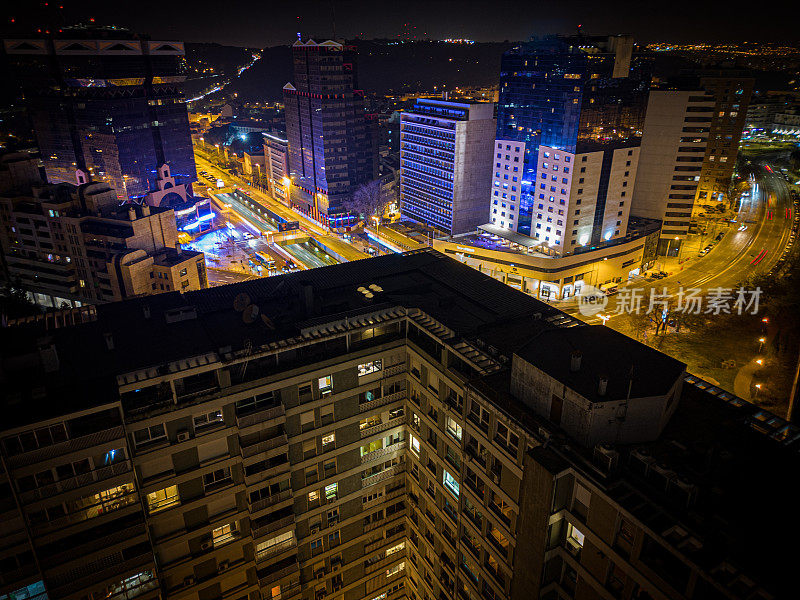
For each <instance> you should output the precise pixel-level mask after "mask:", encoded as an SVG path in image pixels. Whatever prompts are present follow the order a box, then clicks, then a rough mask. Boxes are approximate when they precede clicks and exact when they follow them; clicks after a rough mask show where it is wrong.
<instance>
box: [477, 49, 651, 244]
mask: <svg viewBox="0 0 800 600" xmlns="http://www.w3.org/2000/svg"><path fill="white" fill-rule="evenodd" d="M649 85H650V62H649V60H647V59H645V58H643V57H641V56H638V55H637V54H635V53H634V52H633V40H632V39H631V38H630V37H629V36H612V37H602V38H601V37H588V36H583V35H576V36H569V37H566V36H552V37H547V38H544V39H540V40H533V41H530V42H527V43H524V44H520V45H519V46H516V47H514V48H512V49H511V50H509V51H507V52H506V53H505V54H504V55H503V58H502V63H501V73H500V97H499V103H498V108H497V156H496V158H497V162H496V164H495V178H494V180H493V189H492V207H493V208H492V211H493V212H491V213H490V219H491V220H492V222H493V223H495V224H496V225H498V226H500V225H501V223H502V227H505V228H509V229H512V230H514V231H517V232H519V233H524V234H526V235H530V236H532V237H536V234H537V231H536V229H537V214H539V213H538V212H537V211H539V210H543V211H545V212H546V211H547V206H546V202H547V201H549V200H550V198H551V197H553V196H550V194H556V196H554V197H553V198H554V200H555V205H556V206H557V205H558V200H559V198H558V195H559V194H563V198H561V200H562V203H561V208H560V209H558V210H560V211H561V213H562V214H561V215H560V216H562V217H564V218H562V219H557V218H555V219H554V220H553V221H552V225H553V230H552V233H553V235H552V236H545V235H541V236H540V238H541V239H542V240H543V241H544V237H550V238H551V239H549V240H547V241H548V243H549V244H551V245H552V246H553V247H554V248H555V249H556V250H558V251H564V250H569V248H565V247H564V245H563V242H565V241H567V240H568V239H569V236H570V233H569V231H570V225H571V222H570V221H572V220H571V219H570V218H569V217H570V216H574V215H568V214H567V212H568V211H567V208H566V207H568V206H569V203H570V202H569V200H570V198H572V199H573V200H575V199H578V200H581V201H582V202H583V206H584V207H585V206H586V205H587V200H586V199H583V198H576V196H578V194H577V190H578V189H580V190H581V194H580V195H583V194H584V187H580V188H578V187H575V186H577V185H579V182H578V179H581V180H582V181H581V182H580V183H581V184H582V183H588V181H587V179H588V178H587V177H582V178H578V177H575V178H574V179H575V180H574V181H573V177H572V175H573V174H575V173H576V171H577V172H578V173H585V171H580V169H581V168H583V169H584V170H585V169H586V166H584V167H578V166H577V165H576V166H574V167H569V166H566V165H565V167H564V168H563V169H562V168H560V169H559V173H560V176H559V177H555V175H554V174H553V175H551V174H548V175H547V176H546V177H545V179H546V181H542V177H543V174H540V171H541V170H542V168H543V162H542V161H543V160H546V159H547V158H548V157H549V156H550V155H551V154H557V153H559V152H563V153H568V154H569V155H571V156H567V157H565V158H561V159H560V160H561V161H562V162H564V161H570V160H572V161H574V160H575V157H576V155H589V154H590V153H598V152H600V153H602V154H595V155H593V156H592V157H591V158H592V159H593V160H595V162H597V164H598V170H597V177H596V180H595V181H594V182H593V184H596V187H597V189H596V194H595V195H594V198H593V199H592V201H591V203H592V205H593V206H594V207H595V210H594V214H593V216H594V217H595V221H596V225H597V227H594V228H593V230H592V232H591V234H589V237H590V239H592V240H595V241H597V240H600V237H601V235H602V236H603V237H606V236H607V234H604V233H603V217H604V214H605V200H606V193H607V191H608V187H609V177H610V175H611V170H612V169H611V167H612V162H613V160H612V159H613V151H614V150H616V149H621V148H637V147H638V146H639V144H640V139H641V134H642V127H643V123H644V114H645V109H646V105H647V97H648V90H649ZM506 146H509V147H510V148H511V151H512V155H510V156H513V150H514V149H515V148H516V149H517V150H519V151H521V153H522V154H523V159H522V161H520V162H518V163H514V165H513V166H511V170H510V177H509V176H508V175H509V173H507V172H505V171H509V169H507V167H509V166H510V165H511V163H509V164H506V159H507V158H508V159H509V160H510V156H508V157H507V156H506V154H505V152H506V150H505V147H506ZM523 146H524V148H523ZM542 148H545V150H544V152H546V153H547V156H544V154H542V152H541V149H542ZM631 156H633V155H632V154H631ZM588 158H589V157H588V156H587V158H584V157H583V156H581V157H580V159H579V160H583V161H587V159H588ZM589 162H591V161H589ZM625 162H629V163H630V162H635V161H631V160H626V161H625ZM623 166H625V165H624V164H623ZM628 166H629V167H630V166H631V165H630V164H629V165H628ZM633 166H634V168H635V165H633ZM514 167H516V170H514ZM547 168H548V169H550V168H551V165H550V163H548V166H547ZM552 168H555V166H554V165H553V166H552ZM628 172H630V169H628ZM623 173H624V171H623ZM565 174H566V175H569V176H565ZM628 176H630V173H629V175H628ZM567 184H569V186H568V185H567ZM571 187H575V189H574V190H573V189H571ZM511 188H514V189H513V191H512V189H511ZM622 197H625V196H624V195H623V196H622ZM512 198H513V199H514V200H513V201H512ZM504 201H505V202H504ZM623 202H624V201H623ZM504 204H505V206H503V205H504ZM514 205H516V206H514ZM540 205H541V206H540ZM512 206H513V209H512V208H510V207H512ZM495 210H497V212H494V211H495ZM558 210H557V211H556V212H555V216H556V217H558V216H559V212H558ZM585 211H586V209H584V212H585ZM617 212H619V211H617ZM502 213H505V214H504V215H503V216H502V217H501V216H500V215H501V214H502ZM542 219H545V220H544V221H543V223H550V222H549V221H546V218H545V216H544V214H542ZM557 221H560V222H561V223H560V228H559V229H556V227H559V226H558V225H556V222H557ZM575 227H577V224H575ZM546 228H547V226H545V227H544V228H543V229H546ZM612 228H613V231H612V232H611V237H614V236H616V235H620V234H619V233H615V232H616V231H617V230H618V227H617V226H616V225H612ZM622 230H624V226H622ZM556 232H558V234H557V235H556ZM539 233H540V234H545V233H546V232H545V231H542V232H539ZM574 235H575V236H576V238H577V239H580V238H585V237H586V235H587V234H585V233H575V234H574ZM556 240H557V241H558V244H556V243H555V242H556ZM582 245H585V243H584V244H582ZM556 246H561V248H556Z"/></svg>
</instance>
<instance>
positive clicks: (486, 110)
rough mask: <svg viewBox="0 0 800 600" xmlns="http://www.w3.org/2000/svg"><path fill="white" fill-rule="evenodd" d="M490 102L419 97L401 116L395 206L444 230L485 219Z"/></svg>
mask: <svg viewBox="0 0 800 600" xmlns="http://www.w3.org/2000/svg"><path fill="white" fill-rule="evenodd" d="M496 125H497V123H496V121H495V119H494V104H492V103H488V102H449V101H446V100H432V99H428V98H419V99H418V100H417V102H416V104H415V105H414V108H413V109H411V110H409V111H406V112H404V113H403V114H402V115H401V117H400V209H401V212H402V213H403V215H404V216H406V217H409V218H411V219H413V220H415V221H420V222H422V223H425V224H427V225H431V226H433V227H436V228H438V229H441V230H443V231H446V232H448V233H449V234H458V233H464V232H467V231H470V230H474V229H475V228H476V227H477V226H478V225H481V224H483V223H485V222H486V188H487V187H488V185H489V180H490V176H491V165H492V163H491V160H492V144H493V143H494V137H495V130H496Z"/></svg>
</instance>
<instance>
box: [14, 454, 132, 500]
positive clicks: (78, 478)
mask: <svg viewBox="0 0 800 600" xmlns="http://www.w3.org/2000/svg"><path fill="white" fill-rule="evenodd" d="M130 470H131V462H130V461H129V460H125V461H120V462H118V463H115V464H112V465H108V466H107V467H100V468H99V469H95V470H94V471H89V472H88V473H81V474H80V475H75V476H73V477H68V478H67V479H59V480H58V481H56V482H54V483H49V484H47V485H45V486H42V487H40V488H36V489H35V490H28V491H27V492H22V493H21V494H20V500H21V501H22V502H23V503H25V504H27V503H29V502H35V501H37V500H44V499H45V498H50V497H51V496H55V495H56V494H60V493H62V492H66V491H69V490H75V489H78V488H81V487H83V486H86V485H90V484H92V483H95V482H98V481H103V480H105V479H110V478H111V477H115V476H117V475H124V474H125V473H128V472H130Z"/></svg>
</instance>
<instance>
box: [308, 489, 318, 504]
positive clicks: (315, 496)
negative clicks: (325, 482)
mask: <svg viewBox="0 0 800 600" xmlns="http://www.w3.org/2000/svg"><path fill="white" fill-rule="evenodd" d="M317 500H319V490H314V491H313V492H308V501H309V502H316V501H317Z"/></svg>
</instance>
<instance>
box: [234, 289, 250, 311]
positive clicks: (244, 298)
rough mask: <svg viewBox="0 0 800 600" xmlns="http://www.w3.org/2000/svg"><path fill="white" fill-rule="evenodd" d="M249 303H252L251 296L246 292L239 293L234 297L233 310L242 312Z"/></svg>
mask: <svg viewBox="0 0 800 600" xmlns="http://www.w3.org/2000/svg"><path fill="white" fill-rule="evenodd" d="M249 305H250V296H248V295H247V294H245V293H244V292H241V293H239V294H238V295H237V296H236V298H234V299H233V310H235V311H236V312H242V311H243V310H244V309H245V308H247V307H248V306H249Z"/></svg>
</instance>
